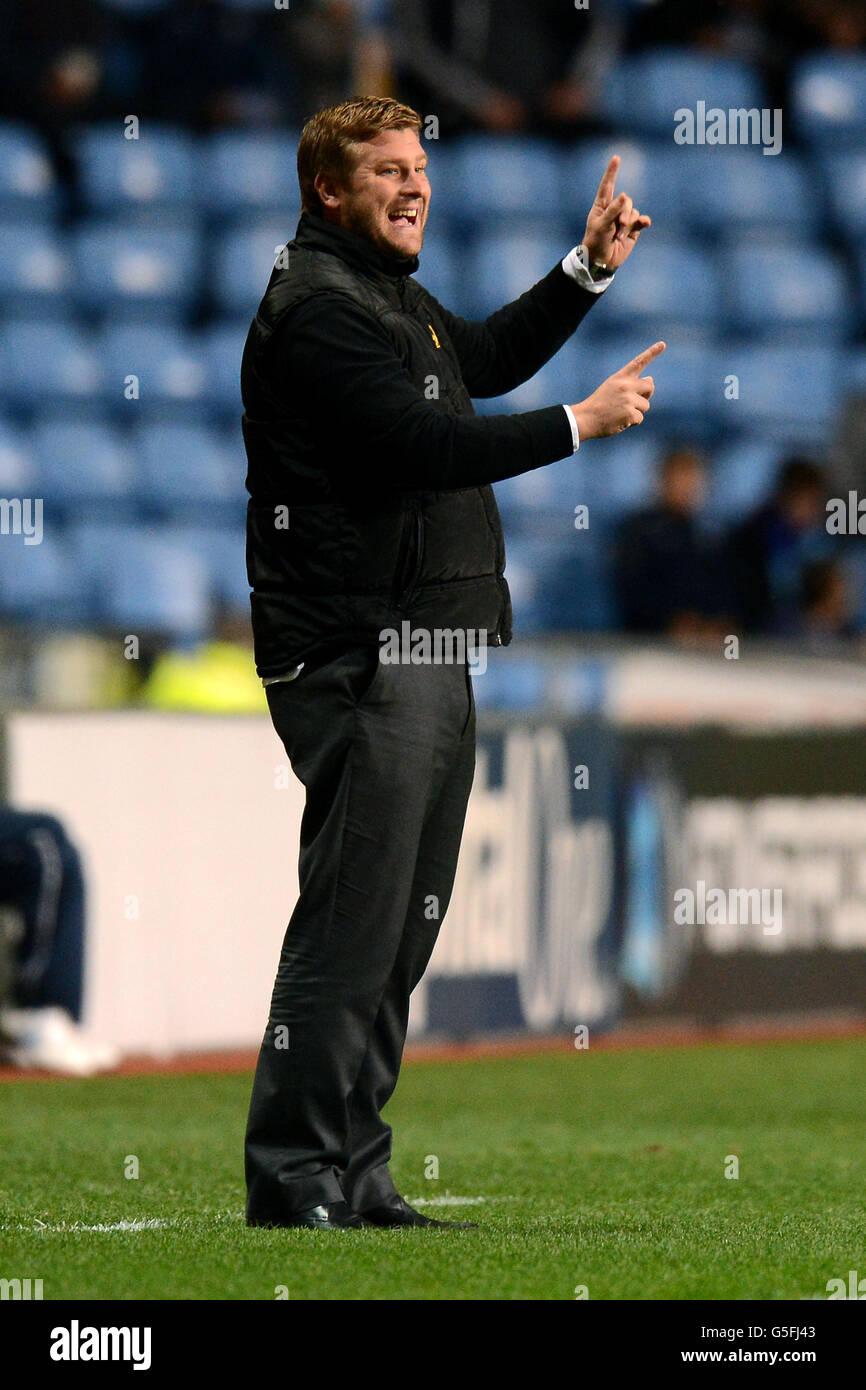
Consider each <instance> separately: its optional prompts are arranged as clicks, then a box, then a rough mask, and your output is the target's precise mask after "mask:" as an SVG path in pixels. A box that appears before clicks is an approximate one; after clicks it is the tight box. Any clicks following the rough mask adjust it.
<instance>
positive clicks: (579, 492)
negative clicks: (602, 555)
mask: <svg viewBox="0 0 866 1390" xmlns="http://www.w3.org/2000/svg"><path fill="white" fill-rule="evenodd" d="M586 475H587V468H586V466H585V464H584V458H583V455H582V454H581V453H578V454H577V455H572V456H571V457H568V458H564V459H561V460H560V462H559V463H551V464H548V465H547V467H546V468H533V469H532V470H531V471H530V472H529V473H520V474H518V476H517V477H516V478H505V479H503V481H502V482H499V483H496V485H495V487H494V489H493V490H494V492H495V494H496V502H497V505H498V507H499V511H500V514H501V516H502V521H503V525H504V527H505V530H506V533H507V534H508V535H509V536H510V535H512V534H516V533H517V532H520V533H522V534H528V533H531V532H537V533H539V534H541V533H543V534H544V535H545V536H548V537H550V538H551V539H555V538H556V537H557V536H558V537H559V538H560V539H565V538H568V539H571V536H572V533H573V531H574V530H575V525H574V521H575V510H574V509H575V507H578V506H581V505H583V504H585V503H587V502H588V495H587V477H586ZM591 525H592V518H590V528H591Z"/></svg>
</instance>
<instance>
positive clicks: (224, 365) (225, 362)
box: [199, 319, 250, 419]
mask: <svg viewBox="0 0 866 1390" xmlns="http://www.w3.org/2000/svg"><path fill="white" fill-rule="evenodd" d="M249 326H250V325H249V320H247V319H236V320H228V321H227V320H223V321H222V322H219V323H215V324H212V325H211V327H210V328H207V329H205V330H204V332H203V333H202V334H201V337H200V339H199V347H200V350H201V354H202V360H203V362H204V367H205V372H206V374H207V375H206V381H207V385H206V391H207V400H208V403H209V405H210V406H211V407H212V409H213V411H214V413H215V414H217V415H219V416H222V417H230V418H232V419H234V418H236V417H237V416H239V415H240V413H241V411H242V410H243V404H242V401H241V357H242V356H243V350H244V343H245V342H246V339H247V333H248V332H249Z"/></svg>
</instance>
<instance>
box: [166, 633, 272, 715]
mask: <svg viewBox="0 0 866 1390" xmlns="http://www.w3.org/2000/svg"><path fill="white" fill-rule="evenodd" d="M141 701H142V703H143V704H145V705H150V706H151V708H152V709H178V710H180V709H185V710H202V711H210V712H211V713H213V714H266V713H267V709H268V702H267V700H266V698H265V691H264V686H263V685H262V683H261V681H260V680H259V678H258V676H257V675H256V668H255V663H254V661H253V654H252V637H251V630H250V619H249V615H248V614H247V613H243V614H241V613H238V612H235V611H234V610H232V609H229V608H225V607H220V608H219V609H218V611H217V615H216V618H215V620H214V634H213V636H212V637H211V638H209V639H208V640H207V641H206V642H202V643H201V644H200V645H198V646H197V647H195V648H193V650H192V651H189V650H186V649H177V650H175V649H171V650H169V651H166V652H163V653H162V654H161V655H160V656H158V657H157V658H156V660H155V662H154V664H153V667H152V669H151V671H150V674H149V676H148V678H147V680H146V681H145V684H144V687H143V689H142V692H141Z"/></svg>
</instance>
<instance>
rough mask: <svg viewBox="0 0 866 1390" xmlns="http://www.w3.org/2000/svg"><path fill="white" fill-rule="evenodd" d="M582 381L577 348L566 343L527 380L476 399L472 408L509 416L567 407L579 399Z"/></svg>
mask: <svg viewBox="0 0 866 1390" xmlns="http://www.w3.org/2000/svg"><path fill="white" fill-rule="evenodd" d="M582 380H583V377H582V376H581V370H580V359H579V357H578V352H577V349H576V347H575V345H574V343H573V342H572V341H568V342H566V343H565V344H564V345H563V347H561V348H560V350H559V352H558V353H557V354H556V356H555V357H553V358H552V359H551V360H550V361H549V362H547V363H545V365H544V366H543V367H542V368H541V370H540V371H539V372H536V374H535V376H534V377H530V379H529V381H525V382H524V383H523V385H522V386H518V387H516V388H515V390H513V391H509V392H508V394H507V395H504V396H490V397H479V398H478V399H477V400H476V401H475V409H476V411H477V413H478V414H479V415H511V414H513V413H514V412H515V411H522V410H540V409H542V408H543V407H544V406H548V405H557V404H560V403H561V404H563V405H570V404H571V403H572V402H573V401H576V400H579V399H580V393H579V390H578V384H579V383H580V382H581V381H582Z"/></svg>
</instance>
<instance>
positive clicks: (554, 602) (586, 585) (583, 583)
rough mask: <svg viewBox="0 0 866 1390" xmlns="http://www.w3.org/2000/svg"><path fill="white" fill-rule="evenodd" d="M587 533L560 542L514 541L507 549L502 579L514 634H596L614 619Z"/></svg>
mask: <svg viewBox="0 0 866 1390" xmlns="http://www.w3.org/2000/svg"><path fill="white" fill-rule="evenodd" d="M588 534H589V533H587V532H583V533H581V532H578V531H572V535H571V537H569V538H567V539H566V540H564V541H556V540H551V539H550V538H549V537H547V536H515V537H514V538H513V539H512V540H511V542H510V543H509V545H508V547H507V558H506V566H505V577H506V579H507V580H508V584H509V587H510V589H511V596H512V602H513V606H514V627H515V631H517V632H542V631H552V632H555V631H564V630H567V629H569V628H573V629H578V630H580V631H599V630H603V629H604V628H607V627H609V626H610V625H611V620H612V616H613V608H612V597H611V592H610V585H609V578H608V575H607V573H606V572H605V568H604V565H603V564H601V563H599V556H598V551H597V547H596V546H595V545H594V544H590V545H587V544H585V542H586V541H587V539H588Z"/></svg>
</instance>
